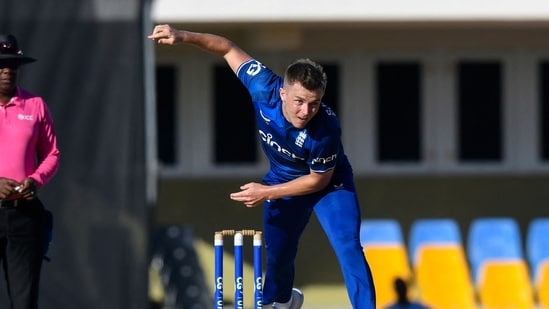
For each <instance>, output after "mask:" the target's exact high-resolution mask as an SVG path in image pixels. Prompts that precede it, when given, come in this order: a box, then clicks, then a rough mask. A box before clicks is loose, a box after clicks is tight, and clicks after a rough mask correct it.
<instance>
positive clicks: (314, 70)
mask: <svg viewBox="0 0 549 309" xmlns="http://www.w3.org/2000/svg"><path fill="white" fill-rule="evenodd" d="M327 80H328V78H327V77H326V73H324V69H323V68H322V66H321V65H320V64H318V63H316V62H314V61H312V60H311V59H308V58H303V59H298V60H296V61H294V62H293V63H291V64H290V65H289V66H288V67H287V68H286V72H285V73H284V82H285V83H288V84H289V85H293V84H294V83H295V82H299V83H300V84H301V85H302V86H303V87H305V88H306V89H308V90H311V91H313V90H318V89H321V90H322V92H324V91H326V83H327Z"/></svg>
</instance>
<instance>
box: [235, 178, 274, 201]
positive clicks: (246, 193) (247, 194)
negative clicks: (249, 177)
mask: <svg viewBox="0 0 549 309" xmlns="http://www.w3.org/2000/svg"><path fill="white" fill-rule="evenodd" d="M267 187H268V186H265V185H262V184H260V183H256V182H250V183H247V184H245V185H243V186H241V187H240V190H242V191H240V192H235V193H231V199H232V200H234V201H237V202H242V203H244V205H246V207H255V206H257V205H260V204H262V203H263V202H264V201H266V200H267V196H266V193H267Z"/></svg>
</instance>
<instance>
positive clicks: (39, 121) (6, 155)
mask: <svg viewBox="0 0 549 309" xmlns="http://www.w3.org/2000/svg"><path fill="white" fill-rule="evenodd" d="M58 165H59V149H57V138H56V136H55V129H54V125H53V121H52V118H51V115H50V112H49V110H48V107H47V106H46V104H45V103H44V100H42V98H41V97H38V96H36V95H34V94H32V93H30V92H28V91H25V90H24V89H21V88H19V87H18V88H17V91H16V95H15V97H13V98H12V99H11V101H10V102H8V103H7V104H4V105H0V177H6V178H11V179H14V180H16V181H19V182H20V181H22V180H23V179H25V178H26V177H31V178H33V179H34V180H36V183H37V185H38V187H41V186H43V185H44V184H46V183H48V182H49V181H50V180H51V179H52V177H53V176H54V175H55V172H56V171H57V167H58Z"/></svg>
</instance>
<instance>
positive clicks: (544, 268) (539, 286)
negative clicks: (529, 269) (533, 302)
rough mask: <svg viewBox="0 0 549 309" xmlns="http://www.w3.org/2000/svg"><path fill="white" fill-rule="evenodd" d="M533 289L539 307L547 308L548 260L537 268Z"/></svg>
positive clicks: (548, 287)
mask: <svg viewBox="0 0 549 309" xmlns="http://www.w3.org/2000/svg"><path fill="white" fill-rule="evenodd" d="M537 271H538V275H537V280H536V282H535V290H536V294H537V296H538V297H537V299H538V304H539V308H540V309H549V260H547V261H545V262H543V263H542V265H541V266H539V268H538V270H537Z"/></svg>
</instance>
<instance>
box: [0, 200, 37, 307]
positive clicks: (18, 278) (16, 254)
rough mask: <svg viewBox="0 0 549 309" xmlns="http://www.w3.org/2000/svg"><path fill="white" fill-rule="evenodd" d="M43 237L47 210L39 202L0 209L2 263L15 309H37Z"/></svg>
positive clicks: (29, 202)
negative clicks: (45, 211)
mask: <svg viewBox="0 0 549 309" xmlns="http://www.w3.org/2000/svg"><path fill="white" fill-rule="evenodd" d="M44 237H45V230H44V206H43V205H42V203H41V202H40V200H39V199H38V198H35V199H33V200H31V201H24V202H22V203H20V204H19V205H17V207H13V208H0V263H1V264H2V268H3V270H4V276H5V279H6V285H7V288H8V291H7V292H8V296H9V299H10V305H11V308H12V309H36V308H38V288H39V284H40V271H41V268H42V260H43V254H44V246H45V245H44Z"/></svg>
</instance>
